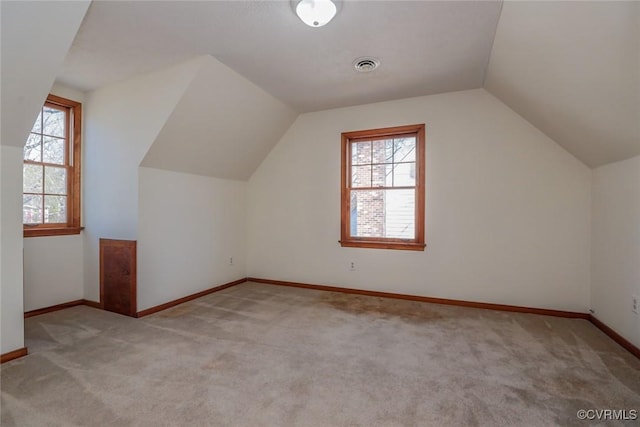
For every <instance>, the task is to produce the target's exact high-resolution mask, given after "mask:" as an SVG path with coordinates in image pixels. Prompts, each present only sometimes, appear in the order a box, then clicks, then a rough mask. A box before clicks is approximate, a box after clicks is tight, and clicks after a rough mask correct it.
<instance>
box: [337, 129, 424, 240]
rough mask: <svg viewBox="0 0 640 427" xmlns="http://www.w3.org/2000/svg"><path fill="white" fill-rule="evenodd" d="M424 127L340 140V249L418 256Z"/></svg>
mask: <svg viewBox="0 0 640 427" xmlns="http://www.w3.org/2000/svg"><path fill="white" fill-rule="evenodd" d="M424 179H425V126H424V124H421V125H409V126H399V127H392V128H384V129H372V130H364V131H357V132H345V133H343V134H342V178H341V183H342V192H341V194H342V202H341V239H340V244H341V245H342V246H347V247H360V248H379V249H404V250H416V251H422V250H424V248H425V241H424V186H425V184H424Z"/></svg>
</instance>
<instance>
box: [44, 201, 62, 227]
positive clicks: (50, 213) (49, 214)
mask: <svg viewBox="0 0 640 427" xmlns="http://www.w3.org/2000/svg"><path fill="white" fill-rule="evenodd" d="M44 222H45V223H66V222H67V197H66V196H44Z"/></svg>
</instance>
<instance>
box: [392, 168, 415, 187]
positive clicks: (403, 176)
mask: <svg viewBox="0 0 640 427" xmlns="http://www.w3.org/2000/svg"><path fill="white" fill-rule="evenodd" d="M414 185H416V164H415V163H399V164H397V165H393V186H394V187H410V186H411V187H413V186H414Z"/></svg>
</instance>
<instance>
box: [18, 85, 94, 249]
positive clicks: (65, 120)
mask: <svg viewBox="0 0 640 427" xmlns="http://www.w3.org/2000/svg"><path fill="white" fill-rule="evenodd" d="M81 117H82V105H81V104H80V103H79V102H76V101H72V100H69V99H65V98H61V97H59V96H55V95H49V96H48V97H47V100H46V102H45V103H44V105H43V106H42V108H41V110H40V114H38V118H37V120H36V122H35V123H34V125H33V128H32V129H31V132H30V134H29V137H28V138H27V142H26V143H25V146H24V162H23V190H22V191H23V204H22V222H23V224H24V236H25V237H34V236H54V235H62V234H79V233H80V230H81V226H80V159H81V156H80V147H81V145H80V142H81V141H80V138H81V129H82V127H81V126H82V125H81Z"/></svg>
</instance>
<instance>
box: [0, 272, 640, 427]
mask: <svg viewBox="0 0 640 427" xmlns="http://www.w3.org/2000/svg"><path fill="white" fill-rule="evenodd" d="M25 322H26V325H25V328H26V331H25V334H26V345H27V346H28V348H29V351H30V354H29V355H28V356H27V357H24V358H21V359H17V360H14V361H12V362H8V363H6V364H4V365H3V366H2V368H1V380H2V383H1V389H2V400H1V405H2V407H1V412H0V415H1V419H0V420H1V424H2V426H3V427H5V426H6V427H10V426H20V427H23V426H83V427H84V426H154V427H155V426H251V427H254V426H310V427H313V426H448V425H451V426H474V425H479V426H502V425H504V426H511V425H524V426H551V425H563V426H564V425H590V424H589V422H588V421H581V420H579V419H578V418H577V416H576V413H577V411H578V410H579V409H626V410H631V409H636V410H639V409H640V361H639V360H638V359H636V358H635V357H634V356H632V355H631V354H630V353H628V352H627V351H625V350H624V349H622V348H621V347H619V346H618V345H617V344H616V343H614V342H613V341H611V340H610V339H609V338H608V337H606V336H605V335H604V334H603V333H602V332H600V331H599V330H598V329H596V328H595V327H594V326H593V325H591V324H590V323H589V322H587V321H586V320H579V319H563V318H555V317H547V316H539V315H531V314H520V313H505V312H498V311H491V310H481V309H472V308H464V307H453V306H444V305H436V304H427V303H420V302H412V301H402V300H392V299H383V298H376V297H367V296H359V295H347V294H340V293H333V292H323V291H314V290H307V289H297V288H288V287H281V286H271V285H261V284H256V283H244V284H242V285H239V286H235V287H232V288H229V289H225V290H224V291H221V292H218V293H215V294H211V295H208V296H205V297H202V298H200V299H197V300H194V301H191V302H188V303H185V304H182V305H180V306H177V307H174V308H172V309H169V310H166V311H163V312H160V313H157V314H155V315H152V316H148V317H145V318H142V319H133V318H128V317H124V316H120V315H117V314H113V313H109V312H105V311H100V310H96V309H93V308H89V307H84V306H79V307H73V308H69V309H66V310H62V311H58V312H54V313H49V314H44V315H41V316H37V317H32V318H29V319H26V321H25ZM635 423H637V421H636V422H635ZM623 424H625V422H618V421H615V422H614V421H607V422H605V423H602V424H598V425H623ZM635 425H637V424H635Z"/></svg>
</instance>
